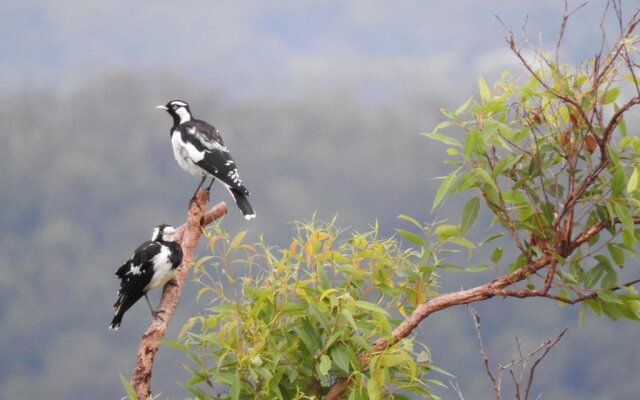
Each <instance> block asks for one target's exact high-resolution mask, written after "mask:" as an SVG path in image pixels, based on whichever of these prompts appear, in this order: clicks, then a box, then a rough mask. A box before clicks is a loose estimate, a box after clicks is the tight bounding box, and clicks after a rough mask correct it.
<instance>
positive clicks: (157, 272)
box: [144, 245, 175, 291]
mask: <svg viewBox="0 0 640 400" xmlns="http://www.w3.org/2000/svg"><path fill="white" fill-rule="evenodd" d="M170 256H171V251H170V250H169V248H168V247H167V246H164V245H163V246H162V247H161V248H160V252H159V253H158V254H156V255H155V257H153V258H152V259H151V261H152V262H153V276H152V278H151V281H150V282H149V283H148V284H147V286H145V288H144V290H145V291H147V290H151V289H155V288H161V287H163V286H164V285H166V284H167V282H169V280H170V279H171V278H173V273H174V272H175V270H174V269H172V268H171V267H172V265H171V260H170Z"/></svg>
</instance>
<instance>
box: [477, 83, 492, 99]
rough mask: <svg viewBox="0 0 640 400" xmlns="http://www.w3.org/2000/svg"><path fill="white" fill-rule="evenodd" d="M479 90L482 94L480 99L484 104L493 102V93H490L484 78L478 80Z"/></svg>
mask: <svg viewBox="0 0 640 400" xmlns="http://www.w3.org/2000/svg"><path fill="white" fill-rule="evenodd" d="M478 90H479V92H480V98H481V99H482V101H483V102H485V103H486V102H488V101H489V100H491V92H490V91H489V86H487V82H485V80H484V79H483V78H479V79H478Z"/></svg>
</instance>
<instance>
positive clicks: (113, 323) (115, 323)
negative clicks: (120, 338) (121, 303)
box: [109, 312, 124, 331]
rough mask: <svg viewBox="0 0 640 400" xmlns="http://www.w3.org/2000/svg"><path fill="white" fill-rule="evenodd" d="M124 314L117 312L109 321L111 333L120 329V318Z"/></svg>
mask: <svg viewBox="0 0 640 400" xmlns="http://www.w3.org/2000/svg"><path fill="white" fill-rule="evenodd" d="M123 315H124V312H119V313H116V315H114V317H113V320H112V321H111V325H109V329H111V330H113V331H117V330H118V328H120V323H121V322H122V316H123Z"/></svg>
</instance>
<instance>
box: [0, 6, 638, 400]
mask: <svg viewBox="0 0 640 400" xmlns="http://www.w3.org/2000/svg"><path fill="white" fill-rule="evenodd" d="M603 3H604V2H599V1H595V2H592V3H590V4H588V5H587V6H586V7H584V8H583V9H582V10H580V11H579V12H578V13H577V14H576V15H575V16H574V17H573V18H572V19H571V20H570V22H569V25H568V28H567V32H566V37H565V41H564V48H563V52H562V56H563V59H564V60H565V61H567V62H577V61H579V60H581V59H583V58H585V57H588V56H592V55H594V54H595V53H596V52H597V51H598V50H599V48H600V39H601V36H600V27H599V24H600V22H601V16H602V10H603ZM628 3H634V2H628ZM579 4H580V3H579V2H574V1H570V2H569V5H570V8H574V7H576V6H578V5H579ZM632 6H633V7H635V5H634V4H626V7H625V9H627V11H628V12H629V10H630V9H631V8H632ZM563 12H564V4H562V2H560V1H557V0H540V1H536V2H530V1H506V0H494V1H477V0H459V1H439V0H438V1H428V2H427V1H352V2H337V1H293V0H288V1H286V0H284V1H274V2H261V1H237V2H205V1H184V0H183V1H138V2H127V1H119V0H115V1H114V0H110V1H100V0H94V1H79V0H70V1H66V2H59V1H51V0H49V1H47V0H40V1H29V0H25V1H18V0H14V1H12V0H4V1H2V2H0V46H1V49H2V57H1V59H0V121H1V122H2V126H3V133H2V143H1V145H0V235H1V236H0V272H1V273H0V399H2V400H13V399H36V398H47V399H87V398H91V399H116V398H120V397H122V396H123V395H124V390H123V388H122V386H121V384H120V380H119V376H118V374H119V373H121V374H123V375H124V376H127V377H128V376H130V374H131V371H132V368H133V363H134V359H135V351H136V349H137V345H138V341H139V338H140V336H141V334H142V333H143V332H144V329H145V328H146V326H147V324H148V322H149V311H148V310H147V307H146V305H144V304H142V303H141V304H140V305H137V306H135V307H134V308H132V309H131V310H130V311H129V312H128V313H127V315H126V316H125V318H124V322H123V326H122V328H121V329H120V330H119V331H118V332H112V331H109V330H107V326H108V324H109V322H110V320H111V318H112V311H113V310H112V304H113V302H114V300H115V295H116V290H117V288H118V282H117V280H116V278H115V276H114V275H113V274H114V272H115V270H116V268H117V267H118V266H119V265H121V263H122V262H123V261H124V260H126V259H127V258H128V257H129V256H130V255H131V252H132V250H133V249H134V248H135V247H136V246H137V245H138V244H140V243H141V242H143V241H144V240H147V239H148V238H149V237H150V235H151V231H152V229H153V227H154V226H155V225H157V224H159V223H161V222H166V223H170V224H174V225H176V226H177V225H179V224H181V223H182V222H183V221H184V217H185V212H186V209H187V203H188V199H189V197H190V196H191V193H192V191H193V189H194V188H195V186H196V184H197V183H198V180H199V179H198V178H197V177H194V176H191V175H188V174H186V173H185V172H184V171H182V170H181V169H180V168H179V167H178V165H177V164H176V163H175V161H174V159H173V154H172V150H171V146H170V141H169V128H170V126H171V120H170V118H169V116H168V115H167V114H166V113H162V112H158V111H157V110H154V109H153V107H154V106H155V105H158V104H164V103H166V102H167V101H169V100H172V99H177V98H179V99H182V100H186V101H188V102H189V103H190V104H191V109H192V111H193V113H194V114H195V116H196V117H197V118H202V119H205V120H207V121H209V122H210V123H212V124H214V125H215V126H216V127H217V128H218V129H220V131H221V132H222V135H223V137H224V140H225V143H226V144H227V146H228V147H229V148H230V149H231V152H232V154H233V155H234V158H235V159H236V162H237V163H238V165H239V168H240V173H241V176H242V177H243V180H244V182H245V183H246V185H247V186H248V187H249V189H250V190H251V192H252V196H251V200H252V203H253V205H254V206H255V208H256V210H257V213H258V217H257V218H256V219H255V220H253V221H251V222H249V223H247V222H246V221H245V220H244V219H243V218H242V217H241V215H240V213H239V211H238V210H237V209H236V208H235V207H233V206H232V207H230V212H229V214H228V215H227V216H226V217H225V218H224V221H223V222H222V226H223V227H224V228H225V229H227V230H228V231H230V232H231V233H232V234H233V233H235V232H238V231H240V230H244V229H249V232H250V235H251V237H252V238H256V237H257V235H259V234H264V237H265V240H266V241H267V243H269V244H272V245H281V246H282V245H286V244H287V242H288V240H289V239H290V238H291V237H292V235H293V232H292V225H291V222H292V221H294V220H297V219H310V218H311V217H312V215H313V213H314V212H317V215H318V217H319V218H321V219H325V220H329V219H331V218H332V217H333V216H334V215H335V214H337V215H338V219H337V221H338V224H339V225H340V226H343V227H352V228H353V229H359V230H364V229H368V227H369V226H370V225H371V224H373V223H375V222H376V221H378V223H379V224H380V227H381V230H382V232H383V234H384V235H386V236H390V235H393V234H394V233H395V228H409V227H408V226H407V225H406V223H403V222H402V221H400V220H398V219H397V215H398V214H401V213H403V214H407V215H411V216H413V217H416V218H418V219H420V220H424V221H427V220H431V219H433V218H434V217H435V215H431V214H430V212H429V210H430V209H431V201H432V200H433V194H434V192H435V189H436V188H437V186H438V184H439V181H438V180H436V179H434V178H436V177H439V176H443V175H445V174H446V172H447V171H448V168H447V167H446V166H445V165H443V164H442V160H443V150H444V148H443V147H441V146H440V145H439V144H437V143H435V142H431V141H428V140H427V139H426V138H424V137H423V136H421V135H420V133H422V132H427V131H430V130H431V129H432V128H433V126H434V125H435V124H437V123H438V122H439V121H441V120H442V117H441V115H440V113H439V109H440V108H442V107H450V108H453V107H456V106H457V105H459V104H461V103H462V102H463V101H464V100H465V99H466V98H468V97H469V96H470V95H473V94H475V93H476V81H477V78H478V77H479V76H483V77H484V78H485V79H486V80H487V81H488V82H491V81H492V80H494V79H495V78H496V77H497V76H499V74H500V72H502V71H503V70H505V69H510V70H512V71H514V72H516V73H518V72H519V71H520V69H519V67H518V64H517V62H516V59H515V57H514V56H513V55H511V54H510V52H509V51H508V48H507V46H506V44H505V41H504V37H505V35H506V32H505V29H504V27H503V26H502V25H501V24H500V23H499V22H498V21H497V19H496V18H495V15H496V14H497V15H499V16H500V17H501V19H502V20H503V21H504V22H505V23H506V24H508V25H511V26H513V27H514V30H516V31H517V32H519V31H520V28H521V27H522V25H523V23H524V21H525V20H527V21H528V22H527V31H528V32H529V33H530V39H531V40H532V41H533V42H534V43H539V44H540V45H541V46H542V48H543V49H552V48H553V46H554V44H555V40H556V36H557V33H558V29H559V26H560V22H561V17H562V14H563ZM604 27H605V28H606V29H614V28H615V27H616V25H615V21H614V20H613V19H609V20H606V21H605V23H604ZM221 200H224V201H229V197H228V194H227V193H226V190H221V187H220V186H219V185H214V190H213V194H212V203H213V202H218V201H221ZM463 200H464V199H455V198H453V199H451V200H450V201H449V202H448V203H447V204H445V206H444V207H442V209H441V210H440V211H438V212H437V215H438V216H439V217H443V218H451V219H452V220H453V221H457V218H458V217H459V215H458V214H459V209H460V204H462V203H461V202H462V201H463ZM479 226H480V227H483V226H486V224H484V225H483V224H479ZM480 229H481V228H480ZM198 254H199V255H201V256H202V255H207V250H206V249H205V248H200V250H199V251H198ZM480 255H482V252H481V253H480ZM496 273H497V272H495V271H489V272H484V273H482V274H478V275H475V276H474V277H473V279H470V278H469V277H468V276H466V275H464V274H460V273H455V272H452V273H447V274H444V276H443V278H442V281H443V290H446V291H448V290H457V289H459V288H461V287H469V286H470V285H472V284H474V283H476V282H481V281H487V280H490V279H491V278H492V277H493V276H495V275H496ZM186 286H187V287H186V291H185V292H184V295H183V298H182V301H181V303H180V306H179V308H178V311H177V315H176V318H175V319H174V321H173V324H172V327H171V330H170V331H169V332H168V335H167V338H169V339H173V338H175V336H176V332H177V330H178V328H179V327H180V326H181V324H182V323H184V321H186V319H187V318H188V317H189V316H190V315H191V314H194V313H196V312H197V311H198V309H199V308H200V307H201V306H202V304H200V305H199V304H197V303H196V300H195V287H194V286H195V285H194V284H193V283H187V285H186ZM151 297H152V300H153V301H157V299H158V294H157V293H156V294H154V295H152V296H151ZM477 309H478V312H479V314H480V316H481V318H482V322H483V335H484V337H485V340H486V346H487V352H488V354H489V356H490V357H491V358H492V362H494V363H497V362H503V363H506V362H508V361H510V360H511V358H512V356H513V354H515V353H514V352H515V340H514V338H515V337H516V336H518V337H519V338H520V340H522V341H523V344H524V347H525V349H529V350H531V349H533V348H535V347H537V346H538V344H539V343H540V342H541V341H542V340H544V339H545V338H547V337H551V336H555V335H557V334H558V333H559V332H560V331H561V330H562V329H563V328H565V327H569V331H568V333H567V335H565V337H564V339H563V340H562V341H561V342H560V343H559V344H558V345H557V346H556V347H555V348H554V350H553V351H552V352H551V353H550V355H549V356H547V358H546V359H545V360H544V361H543V363H542V365H541V367H540V368H539V370H538V373H537V378H536V381H535V385H534V388H533V394H535V395H536V396H537V394H539V393H542V397H543V398H545V399H593V400H596V399H599V400H601V399H630V398H635V397H636V396H637V395H638V393H640V381H638V379H637V374H638V370H640V350H639V348H638V345H637V343H638V341H639V340H640V330H639V329H638V326H637V324H633V323H631V322H628V321H617V322H612V321H609V320H604V319H602V320H601V319H597V318H596V317H593V316H591V315H589V316H588V317H587V318H586V319H585V321H584V324H583V325H581V326H579V325H578V323H577V314H578V307H565V308H560V307H558V306H557V305H556V304H554V303H552V302H550V301H542V300H540V301H536V300H527V301H522V300H521V301H517V300H502V299H493V300H490V301H487V302H484V303H483V304H479V305H478V306H477ZM417 334H418V335H419V338H420V340H423V341H425V342H426V343H427V344H428V345H429V346H430V347H431V349H432V353H433V360H434V362H435V363H436V364H437V365H439V366H440V367H442V368H445V369H446V370H448V371H450V372H451V373H453V374H454V375H455V376H456V377H457V380H458V382H459V385H460V387H461V389H462V391H463V393H465V395H466V398H467V399H488V398H492V390H491V384H490V381H489V379H488V378H487V376H486V374H485V373H484V372H483V369H482V362H481V359H480V356H479V352H478V349H477V345H476V342H475V332H474V330H473V324H472V321H471V319H470V317H469V315H468V312H467V310H466V309H464V308H462V307H460V308H456V309H450V310H447V311H445V312H441V313H439V314H437V315H434V316H433V317H431V318H429V319H428V320H426V321H425V322H424V323H423V324H422V326H421V327H420V328H419V329H418V330H417ZM182 362H186V360H185V359H184V358H183V357H182V354H181V353H179V352H177V351H175V350H173V349H170V348H167V347H163V348H161V349H160V352H159V354H158V357H157V358H156V368H155V370H154V375H153V385H152V387H153V389H154V393H159V392H162V394H163V395H162V396H161V398H163V399H164V398H167V399H181V398H185V397H186V396H187V392H186V391H184V389H182V388H181V387H180V385H179V384H178V382H184V377H185V376H186V375H185V374H184V373H183V370H182V368H181V367H180V363H182ZM434 377H435V376H434ZM441 378H442V379H443V380H444V381H445V382H446V381H447V378H445V377H441ZM505 380H508V377H507V378H505ZM438 394H440V395H441V396H442V397H443V398H445V399H453V398H456V395H455V393H454V392H453V391H451V390H444V389H438Z"/></svg>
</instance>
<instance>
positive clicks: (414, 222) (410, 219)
mask: <svg viewBox="0 0 640 400" xmlns="http://www.w3.org/2000/svg"><path fill="white" fill-rule="evenodd" d="M398 219H401V220H404V221H407V222H411V223H412V224H413V225H415V226H416V227H417V228H418V229H422V224H421V223H420V222H418V220H417V219H415V218H413V217H410V216H408V215H404V214H400V215H398Z"/></svg>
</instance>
